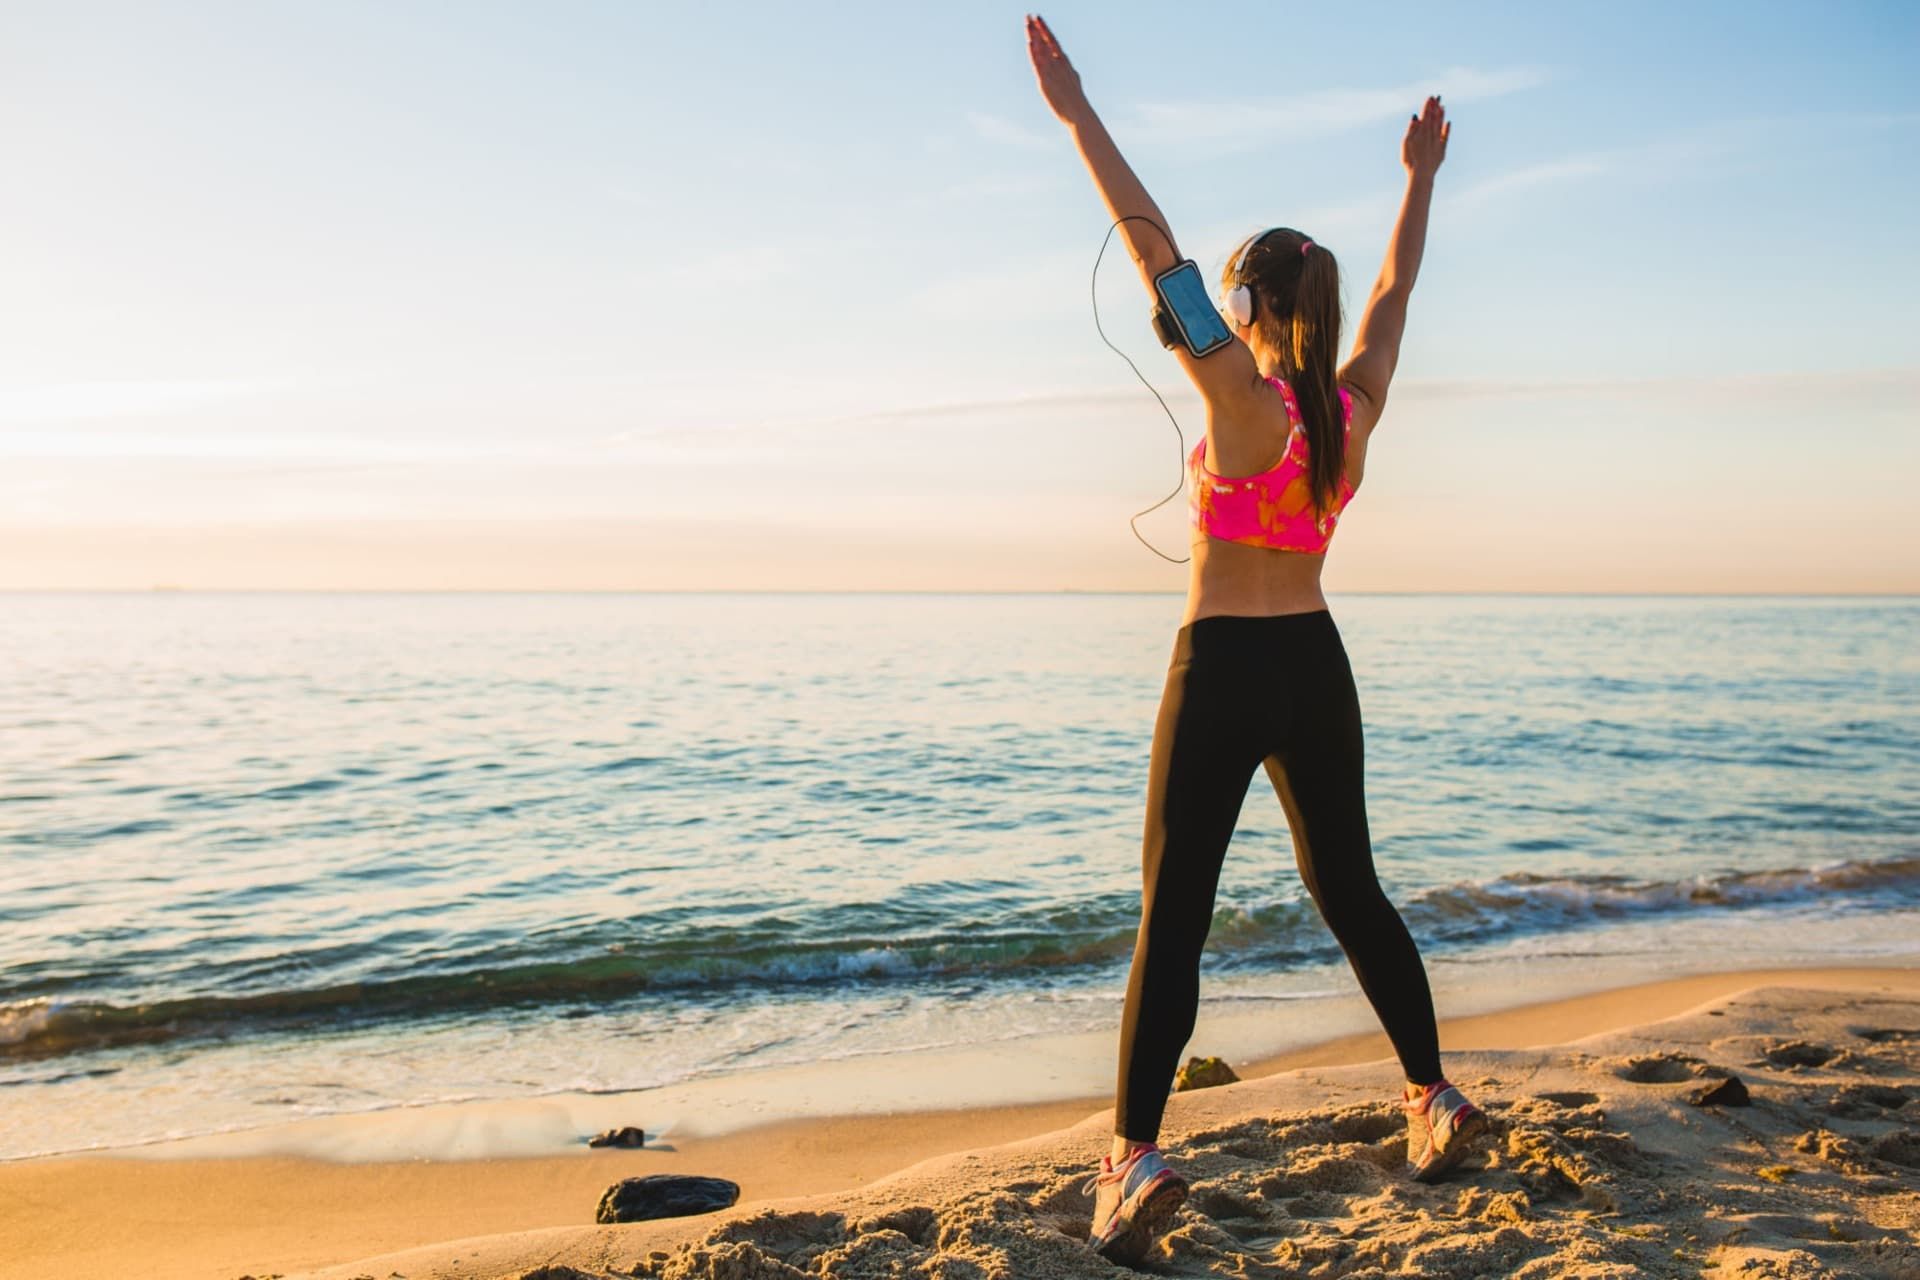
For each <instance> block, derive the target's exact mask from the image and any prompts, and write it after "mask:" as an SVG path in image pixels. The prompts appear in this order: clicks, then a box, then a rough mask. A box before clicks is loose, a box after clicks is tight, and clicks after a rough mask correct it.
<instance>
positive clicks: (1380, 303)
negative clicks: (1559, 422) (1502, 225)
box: [1027, 16, 1487, 1263]
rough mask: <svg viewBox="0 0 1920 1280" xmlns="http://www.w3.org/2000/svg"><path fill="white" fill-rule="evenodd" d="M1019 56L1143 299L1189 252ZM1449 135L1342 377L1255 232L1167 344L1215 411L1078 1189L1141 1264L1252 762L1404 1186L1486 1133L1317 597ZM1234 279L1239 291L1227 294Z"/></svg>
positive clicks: (1172, 1195)
mask: <svg viewBox="0 0 1920 1280" xmlns="http://www.w3.org/2000/svg"><path fill="white" fill-rule="evenodd" d="M1027 44H1028V52H1029V54H1030V55H1031V56H1032V59H1033V66H1034V71H1035V74H1036V75H1037V76H1038V78H1039V83H1040V92H1041V94H1042V96H1044V97H1045V98H1046V101H1047V105H1048V106H1049V107H1051V108H1052V109H1053V112H1054V114H1055V115H1056V116H1058V117H1059V118H1060V120H1061V122H1062V123H1064V124H1065V125H1067V127H1068V128H1069V129H1070V130H1071V131H1072V133H1073V136H1074V141H1075V142H1076V143H1077V145H1078V146H1079V149H1080V155H1081V158H1082V159H1084V160H1085V161H1086V164H1087V168H1088V169H1089V170H1090V171H1091V172H1092V174H1093V180H1094V182H1095V184H1096V185H1097V186H1098V187H1099V188H1100V194H1101V196H1102V197H1103V198H1104V199H1105V200H1106V202H1107V208H1108V210H1109V211H1110V212H1111V213H1112V215H1113V216H1114V217H1115V218H1116V219H1125V220H1124V221H1121V222H1120V223H1119V230H1120V232H1121V234H1122V235H1124V236H1125V238H1126V242H1127V248H1128V250H1129V251H1130V253H1131V254H1132V256H1133V260H1134V262H1135V263H1136V264H1137V265H1138V267H1139V268H1140V274H1141V277H1142V279H1143V280H1144V281H1145V282H1146V283H1147V285H1148V287H1149V289H1151V288H1152V281H1153V278H1154V276H1155V275H1157V274H1158V273H1160V272H1162V271H1165V270H1166V269H1168V268H1169V267H1172V266H1173V265H1174V264H1175V263H1176V262H1177V261H1179V260H1180V256H1181V255H1180V252H1179V250H1178V248H1176V247H1175V245H1174V243H1173V240H1172V235H1171V233H1170V232H1168V231H1167V230H1166V229H1165V228H1166V219H1165V218H1163V217H1162V216H1161V214H1160V210H1159V209H1158V207H1156V206H1155V204H1154V202H1153V200H1152V198H1151V197H1149V196H1148V195H1147V192H1146V189H1145V188H1144V187H1142V186H1141V185H1140V180H1139V179H1138V178H1136V177H1135V176H1134V174H1133V170H1132V169H1130V168H1129V167H1128V166H1127V162H1126V161H1125V160H1124V159H1122V158H1121V156H1120V152H1119V150H1118V149H1117V148H1116V147H1115V146H1114V143H1113V139H1112V138H1111V137H1109V136H1108V135H1107V131H1106V129H1105V127H1104V126H1103V125H1102V124H1101V123H1100V118H1099V117H1098V116H1097V115H1095V114H1094V111H1093V108H1092V107H1090V106H1089V105H1088V104H1087V99H1086V95H1085V94H1084V93H1083V92H1082V91H1081V88H1080V77H1079V75H1078V74H1077V73H1076V72H1075V71H1074V69H1073V67H1072V65H1071V64H1070V63H1069V62H1068V61H1067V58H1066V55H1065V54H1064V53H1062V52H1061V49H1060V42H1059V41H1058V40H1057V39H1055V38H1054V35H1053V33H1052V31H1050V30H1049V29H1048V27H1047V25H1046V23H1045V22H1043V21H1042V20H1041V19H1039V18H1037V17H1031V16H1030V17H1029V18H1028V19H1027ZM1449 132H1450V129H1449V126H1448V125H1447V123H1446V117H1445V113H1444V112H1443V111H1442V109H1441V106H1440V100H1439V98H1437V97H1433V98H1429V99H1427V101H1426V104H1425V106H1424V107H1423V109H1422V111H1421V113H1420V114H1419V115H1417V116H1415V117H1413V118H1412V120H1411V121H1409V123H1408V125H1407V131H1406V137H1405V139H1404V140H1403V141H1402V143H1401V148H1400V157H1401V161H1402V163H1403V164H1404V165H1405V166H1406V170H1407V191H1406V198H1405V200H1404V202H1403V203H1402V205H1401V208H1400V218H1399V223H1398V225H1397V226H1396V227H1395V229H1394V233H1393V242H1392V244H1391V246H1390V247H1389V248H1388V251H1387V260H1386V265H1385V266H1384V267H1383V268H1382V269H1381V272H1380V278H1379V281H1378V282H1377V283H1376V284H1375V285H1374V287H1373V292H1372V294H1371V295H1369V297H1368V299H1367V307H1366V313H1365V314H1364V315H1363V316H1362V317H1361V320H1360V330H1359V335H1358V338H1357V340H1356V342H1355V345H1354V351H1353V355H1352V356H1351V357H1350V358H1349V359H1348V360H1347V362H1346V364H1345V365H1344V366H1340V367H1338V368H1336V361H1337V357H1338V347H1339V341H1340V280H1339V272H1338V269H1337V267H1336V265H1335V262H1334V258H1333V255H1332V254H1331V253H1329V252H1328V251H1327V250H1326V248H1325V247H1324V246H1321V245H1318V244H1315V243H1314V242H1313V241H1312V240H1311V239H1309V238H1308V237H1306V236H1304V235H1302V234H1301V233H1300V232H1298V231H1294V230H1292V229H1290V228H1286V227H1277V228H1274V229H1272V230H1269V231H1264V232H1260V233H1258V234H1256V235H1254V236H1252V237H1250V238H1249V239H1248V240H1247V241H1246V242H1244V243H1243V244H1242V246H1241V248H1240V250H1239V252H1238V253H1236V254H1235V255H1234V258H1233V260H1232V262H1231V263H1230V264H1229V266H1228V267H1227V270H1226V272H1225V274H1224V275H1223V278H1222V280H1221V287H1222V289H1223V291H1225V296H1226V297H1227V300H1228V302H1227V306H1226V307H1225V308H1223V311H1224V312H1225V313H1226V314H1227V316H1228V325H1229V327H1230V328H1231V329H1232V330H1233V332H1234V335H1235V337H1236V338H1237V339H1238V341H1235V342H1231V343H1228V344H1227V345H1226V346H1224V347H1221V348H1219V349H1218V350H1216V351H1214V352H1212V353H1210V354H1208V355H1205V356H1200V357H1195V356H1193V355H1191V354H1190V353H1188V352H1187V351H1186V349H1185V348H1184V347H1178V348H1176V352H1177V354H1178V357H1179V359H1180V363H1181V366H1182V367H1183V368H1184V369H1185V370H1186V373H1187V376H1188V377H1189V378H1191V379H1192V380H1193V383H1194V385H1195V386H1196V387H1198V388H1199V391H1200V395H1201V398H1202V399H1203V400H1204V401H1205V403H1206V408H1207V433H1206V438H1205V439H1204V440H1202V441H1200V442H1199V444H1198V445H1197V446H1196V447H1195V448H1194V451H1193V455H1192V457H1191V458H1190V459H1189V461H1188V471H1189V480H1190V483H1191V486H1192V502H1191V515H1192V519H1193V524H1194V533H1193V540H1192V541H1193V561H1192V570H1191V573H1190V576H1189V580H1188V589H1187V607H1186V613H1185V615H1184V616H1183V617H1182V619H1181V627H1180V630H1179V632H1178V634H1177V636H1176V638H1175V641H1174V650H1173V661H1172V665H1171V668H1170V670H1169V672H1168V675H1167V684H1166V691H1165V693H1164V695H1163V696H1162V700H1161V704H1160V713H1159V717H1158V720H1157V722H1156V724H1155V726H1154V735H1153V753H1152V762H1151V766H1150V774H1149V780H1148V788H1147V816H1146V835H1145V842H1144V856H1143V862H1144V869H1145V886H1144V889H1143V892H1142V896H1141V919H1140V931H1139V935H1138V938H1137V941H1136V943H1135V947H1134V953H1133V969H1132V973H1131V975H1130V977H1129V979H1128V983H1127V999H1126V1008H1125V1013H1124V1015H1123V1018H1122V1022H1121V1029H1120V1070H1119V1082H1118V1088H1117V1091H1116V1099H1115V1104H1114V1139H1113V1149H1112V1151H1111V1153H1110V1154H1108V1155H1107V1156H1105V1157H1103V1158H1102V1160H1101V1170H1100V1172H1099V1173H1098V1174H1096V1175H1095V1176H1094V1178H1093V1179H1092V1180H1091V1182H1090V1183H1089V1186H1090V1188H1091V1189H1092V1190H1093V1193H1094V1219H1093V1230H1092V1234H1091V1236H1090V1237H1089V1243H1090V1244H1091V1245H1092V1246H1093V1247H1094V1248H1095V1249H1097V1250H1099V1252H1100V1253H1101V1254H1103V1255H1104V1256H1106V1257H1107V1258H1109V1259H1111V1260H1113V1261H1116V1262H1125V1263H1131V1262H1134V1261H1137V1260H1138V1259H1139V1258H1140V1257H1141V1256H1142V1255H1143V1254H1144V1253H1145V1252H1146V1249H1147V1247H1148V1246H1149V1245H1150V1244H1151V1243H1152V1242H1153V1240H1154V1238H1155V1237H1156V1236H1157V1235H1158V1234H1159V1233H1160V1232H1161V1231H1162V1230H1164V1229H1165V1227H1166V1225H1167V1224H1168V1222H1169V1221H1170V1220H1171V1218H1172V1216H1173V1213H1174V1211H1175V1210H1176V1209H1177V1208H1178V1207H1179V1205H1180V1203H1181V1202H1182V1201H1183V1200H1184V1199H1185V1197H1186V1194H1187V1184H1186V1180H1185V1179H1184V1178H1182V1177H1181V1176H1180V1175H1179V1174H1178V1173H1177V1172H1175V1171H1174V1170H1173V1169H1171V1168H1170V1167H1168V1165H1167V1163H1166V1161H1165V1160H1164V1158H1162V1156H1161V1154H1160V1152H1159V1149H1158V1148H1157V1146H1156V1145H1155V1141H1156V1139H1157V1137H1158V1134H1159V1128H1160V1121H1161V1114H1162V1111H1163V1109H1164V1107H1165V1105H1166V1099H1167V1093H1168V1089H1169V1086H1170V1085H1171V1083H1172V1080H1173V1074H1174V1068H1175V1065H1176V1064H1177V1063H1178V1062H1179V1059H1180V1054H1181V1052H1182V1050H1183V1049H1184V1048H1185V1045H1186V1041H1187V1038H1188V1037H1189V1036H1190V1035H1192V1033H1193V1025H1194V1017H1195V1013H1196V1010H1197V1008H1198V1004H1199V982H1200V951H1201V947H1202V945H1203V944H1204V943H1205V941H1206V935H1207V927H1208V925H1209V923H1210V921H1211V919H1212V915H1213V898H1214V890H1215V887H1216V885H1217V884H1218V882H1219V876H1220V864H1221V861H1222V859H1223V858H1224V856H1225V853H1226V848H1227V842H1228V840H1229V839H1230V838H1231V836H1232V835H1233V827H1234V823H1235V821H1236V820H1237V818H1238V817H1239V811H1240V804H1241V801H1242V800H1243V799H1244V798H1245V796H1246V793H1247V787H1248V784H1249V783H1250V781H1251V780H1252V777H1253V771H1254V769H1255V768H1256V767H1259V766H1261V765H1264V766H1265V768H1266V771H1267V775H1268V777H1269V778H1271V779H1272V781H1273V786H1274V789H1275V791H1277V792H1278V793H1279V797H1280V803H1281V806H1282V807H1283V808H1284V809H1285V811H1286V814H1287V821H1288V823H1289V825H1290V826H1291V827H1292V830H1293V841H1294V851H1295V855H1296V858H1297V860H1298V863H1299V868H1300V874H1301V877H1302V878H1303V879H1304V880H1305V882H1306V886H1307V890H1308V892H1309V893H1310V894H1311V895H1312V897H1313V901H1314V904H1315V905H1316V906H1317V907H1318V908H1319V910H1320V913H1321V915H1322V917H1323V918H1324V919H1325V920H1326V922H1327V924H1328V926H1329V927H1330V928H1331V929H1332V931H1333V934H1334V936H1335V937H1336V938H1337V939H1338V940H1339V943H1340V946H1341V948H1342V949H1343V950H1344V951H1345V952H1346V955H1347V958H1348V960H1349V961H1350V962H1351V963H1352V965H1353V968H1354V972H1355V974H1356V975H1357V976H1358V978H1359V980H1360V986H1361V989H1362V990H1363V991H1365V993H1366V995H1367V999H1368V1000H1369V1002H1371V1004H1372V1005H1373V1008H1374V1011H1375V1012H1376V1013H1377V1014H1378V1015H1379V1018H1380V1021H1381V1023H1382V1025H1383V1026H1384V1027H1385V1029H1386V1032H1387V1036H1388V1038H1389V1039H1390V1040H1391V1041H1392V1043H1393V1048H1394V1052H1395V1054H1396V1055H1397V1056H1398V1057H1399V1059H1400V1064H1401V1068H1402V1070H1403V1072H1404V1073H1405V1075H1406V1078H1407V1086H1406V1092H1405V1096H1404V1098H1403V1100H1402V1101H1403V1105H1404V1106H1405V1107H1406V1109H1407V1113H1408V1127H1409V1135H1408V1145H1407V1155H1408V1159H1409V1161H1410V1162H1411V1164H1412V1168H1413V1176H1414V1177H1416V1178H1419V1179H1421V1180H1423V1181H1430V1180H1432V1179H1434V1178H1437V1177H1439V1176H1440V1175H1441V1174H1443V1173H1445V1172H1446V1171H1447V1170H1448V1169H1450V1168H1451V1167H1453V1165H1455V1164H1456V1163H1458V1161H1459V1159H1460V1157H1461V1155H1462V1154H1464V1153H1465V1151H1466V1150H1467V1147H1468V1144H1469V1143H1470V1142H1471V1141H1472V1140H1473V1138H1475V1137H1476V1136H1477V1135H1478V1134H1480V1133H1481V1132H1483V1131H1484V1130H1485V1129H1486V1127H1487V1121H1486V1118H1485V1117H1484V1116H1483V1115H1482V1114H1481V1113H1480V1112H1479V1111H1478V1110H1477V1109H1475V1107H1474V1106H1473V1104H1472V1103H1470V1102H1468V1101H1467V1100H1466V1098H1464V1097H1463V1096H1461V1094H1460V1092H1459V1090H1457V1089H1455V1088H1454V1087H1453V1086H1452V1085H1450V1084H1449V1083H1448V1082H1447V1081H1446V1079H1445V1078H1444V1076H1443V1075H1442V1074H1441V1070H1440V1051H1439V1042H1438V1035H1437V1033H1436V1031H1435V1027H1434V1014H1433V998H1432V995H1431V994H1430V992H1429V990H1428V987H1427V978H1426V973H1425V970H1424V969H1423V968H1422V966H1421V962H1420V953H1419V951H1418V950H1417V949H1416V948H1415V946H1414V943H1413V939H1412V937H1411V936H1410V935H1409V934H1408V932H1407V928H1406V925H1405V924H1404V923H1402V921H1401V919H1400V916H1399V913H1398V912H1396V911H1395V910H1394V908H1393V905H1392V904H1391V903H1390V902H1388V901H1387V898H1386V895H1385V894H1383V893H1382V892H1381V890H1380V884H1379V881H1378V880H1377V879H1375V876H1374V870H1373V853H1372V848H1371V845H1370V844H1369V841H1368V834H1367V814H1366V798H1365V793H1364V787H1363V777H1362V759H1361V726H1360V705H1359V701H1358V699H1357V697H1356V695H1355V692H1354V685H1353V674H1352V671H1351V669H1350V668H1349V666H1348V664H1347V656H1346V651H1345V649H1344V648H1343V646H1342V644H1341V641H1340V633H1339V632H1338V630H1336V629H1335V627H1334V623H1333V617H1332V615H1331V614H1330V613H1329V612H1328V611H1327V602H1326V597H1325V596H1324V595H1322V594H1321V591H1320V569H1321V565H1322V563H1323V562H1324V560H1325V553H1326V549H1327V544H1328V542H1329V540H1330V539H1331V538H1332V535H1333V532H1334V527H1335V525H1336V523H1337V522H1338V520H1339V518H1340V516H1341V514H1342V512H1343V511H1344V509H1345V507H1346V504H1347V502H1348V501H1349V500H1350V499H1351V498H1352V496H1353V493H1354V490H1355V489H1357V488H1358V487H1359V486H1360V483H1361V480H1362V477H1363V476H1364V475H1365V472H1366V462H1367V450H1368V448H1369V446H1370V445H1371V443H1372V440H1373V432H1374V427H1375V425H1376V424H1377V423H1378V422H1379V420H1380V413H1381V409H1382V408H1383V407H1384V406H1385V404H1386V399H1387V385H1388V383H1389V382H1390V381H1391V380H1392V378H1393V369H1394V365H1395V364H1396V363H1397V361H1398V359H1399V354H1400V336H1401V332H1402V330H1403V329H1404V327H1405V324H1406V314H1407V296H1408V294H1409V292H1410V291H1411V290H1412V288H1413V280H1414V275H1415V273H1416V272H1417V271H1418V270H1419V266H1420V256H1421V250H1422V247H1423V244H1424V242H1425V239H1426V229H1427V210H1428V205H1429V204H1430V202H1431V199H1432V194H1433V179H1434V174H1435V171H1437V170H1438V169H1439V167H1440V162H1441V160H1442V159H1443V158H1444V157H1445V155H1446V148H1447V137H1448V134H1449ZM1236 286H1245V289H1246V292H1245V293H1244V294H1241V295H1240V296H1238V297H1235V296H1234V292H1233V291H1234V290H1235V288H1236ZM1276 459H1277V461H1276Z"/></svg>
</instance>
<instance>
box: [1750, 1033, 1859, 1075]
mask: <svg viewBox="0 0 1920 1280" xmlns="http://www.w3.org/2000/svg"><path fill="white" fill-rule="evenodd" d="M1841 1052H1842V1051H1841V1050H1839V1049H1836V1048H1834V1047H1833V1046H1831V1045H1825V1044H1808V1043H1807V1042H1806V1041H1805V1040H1784V1041H1778V1042H1776V1043H1773V1044H1770V1045H1767V1046H1766V1047H1765V1048H1763V1049H1761V1050H1760V1056H1761V1057H1763V1058H1765V1059H1766V1060H1767V1061H1768V1062H1770V1063H1772V1064H1773V1065H1774V1066H1776V1067H1787V1068H1790V1069H1792V1068H1801V1067H1824V1066H1826V1065H1827V1064H1828V1063H1830V1062H1832V1061H1833V1060H1834V1059H1836V1058H1838V1057H1839V1056H1840V1055H1841Z"/></svg>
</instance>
